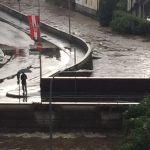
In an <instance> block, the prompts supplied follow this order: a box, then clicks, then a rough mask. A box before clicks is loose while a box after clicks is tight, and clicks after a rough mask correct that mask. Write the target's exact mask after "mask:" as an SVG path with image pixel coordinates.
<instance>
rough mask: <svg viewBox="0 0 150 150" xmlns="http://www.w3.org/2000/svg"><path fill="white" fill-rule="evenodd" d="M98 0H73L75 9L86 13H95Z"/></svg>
mask: <svg viewBox="0 0 150 150" xmlns="http://www.w3.org/2000/svg"><path fill="white" fill-rule="evenodd" d="M99 1H100V0H75V3H76V9H77V10H79V11H83V12H86V13H87V14H91V15H96V12H97V10H98V8H99Z"/></svg>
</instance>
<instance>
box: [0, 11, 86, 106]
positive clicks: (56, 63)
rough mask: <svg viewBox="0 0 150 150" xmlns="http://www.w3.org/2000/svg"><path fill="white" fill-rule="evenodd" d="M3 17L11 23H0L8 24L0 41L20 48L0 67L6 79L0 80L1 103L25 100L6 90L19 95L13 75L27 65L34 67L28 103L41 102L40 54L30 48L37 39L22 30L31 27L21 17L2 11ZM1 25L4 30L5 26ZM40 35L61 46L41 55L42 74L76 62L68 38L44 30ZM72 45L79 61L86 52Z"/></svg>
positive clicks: (29, 86)
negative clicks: (17, 17) (13, 96)
mask: <svg viewBox="0 0 150 150" xmlns="http://www.w3.org/2000/svg"><path fill="white" fill-rule="evenodd" d="M0 18H1V19H2V20H6V22H7V20H9V24H10V25H9V24H6V23H5V22H1V23H0V25H2V26H3V27H5V30H3V31H1V32H3V34H1V35H0V39H2V40H1V43H0V44H2V45H7V46H11V47H13V48H16V49H17V50H18V51H17V53H18V54H16V53H15V55H13V57H12V59H11V60H10V61H9V62H8V63H7V64H6V65H4V66H3V67H2V68H0V71H1V75H0V79H1V80H3V82H2V83H0V103H18V102H20V103H21V102H23V99H22V98H20V99H19V98H9V97H6V93H7V92H10V91H11V92H10V93H11V94H14V95H18V93H19V90H18V89H19V87H18V85H17V82H16V81H17V80H16V77H15V76H14V75H15V74H16V72H17V71H18V70H20V69H22V68H27V67H31V70H32V73H29V74H28V96H29V97H28V103H32V102H40V101H41V99H40V87H39V72H40V71H39V55H37V54H35V53H32V52H29V46H30V45H33V44H34V42H33V41H32V40H31V39H30V38H29V36H28V35H27V34H26V33H24V32H23V31H28V30H29V27H28V25H26V24H24V23H23V22H21V21H20V20H17V19H16V18H13V17H11V16H9V15H8V14H5V13H3V12H1V11H0ZM11 25H13V26H15V27H17V28H18V29H16V28H14V27H13V26H11ZM0 29H1V30H2V29H3V28H0ZM19 29H21V30H23V31H21V30H19ZM5 34H6V35H5ZM41 37H42V38H43V39H45V40H46V41H48V42H50V43H55V45H56V46H57V47H59V48H60V51H56V52H55V53H53V54H52V52H50V53H48V54H47V55H42V77H43V76H50V75H51V74H53V73H55V72H57V71H59V70H64V69H65V68H68V67H69V66H71V65H72V64H73V61H72V60H73V56H74V53H73V51H71V52H70V51H69V47H70V43H69V41H65V40H64V39H61V38H59V37H56V36H54V35H50V34H47V33H43V32H42V33H41ZM14 39H16V40H14ZM24 41H26V42H24ZM71 47H73V48H75V49H76V50H77V53H76V54H77V60H76V61H79V60H80V59H81V58H82V57H83V56H84V53H83V52H82V51H81V48H80V47H79V46H76V45H71ZM6 49H7V48H6ZM59 55H60V56H59ZM58 56H59V57H58Z"/></svg>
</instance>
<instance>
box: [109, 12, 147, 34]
mask: <svg viewBox="0 0 150 150" xmlns="http://www.w3.org/2000/svg"><path fill="white" fill-rule="evenodd" d="M111 27H112V29H113V30H114V31H117V32H119V33H126V34H135V35H146V34H149V33H150V22H148V21H146V20H144V19H140V18H138V17H135V16H132V15H130V14H127V13H125V12H121V11H117V12H115V13H114V16H113V20H112V22H111Z"/></svg>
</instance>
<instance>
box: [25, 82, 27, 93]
mask: <svg viewBox="0 0 150 150" xmlns="http://www.w3.org/2000/svg"><path fill="white" fill-rule="evenodd" d="M25 92H26V95H27V84H25Z"/></svg>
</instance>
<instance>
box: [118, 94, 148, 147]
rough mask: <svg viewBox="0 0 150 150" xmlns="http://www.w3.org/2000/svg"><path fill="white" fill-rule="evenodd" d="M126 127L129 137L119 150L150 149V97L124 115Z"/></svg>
mask: <svg viewBox="0 0 150 150" xmlns="http://www.w3.org/2000/svg"><path fill="white" fill-rule="evenodd" d="M124 125H125V129H126V131H127V133H128V136H127V137H126V139H125V140H124V141H123V144H122V145H121V146H120V147H119V149H118V150H149V149H150V96H148V97H146V98H144V100H143V101H142V102H141V104H140V105H137V106H131V107H130V108H129V110H128V111H127V112H126V113H125V114H124Z"/></svg>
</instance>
